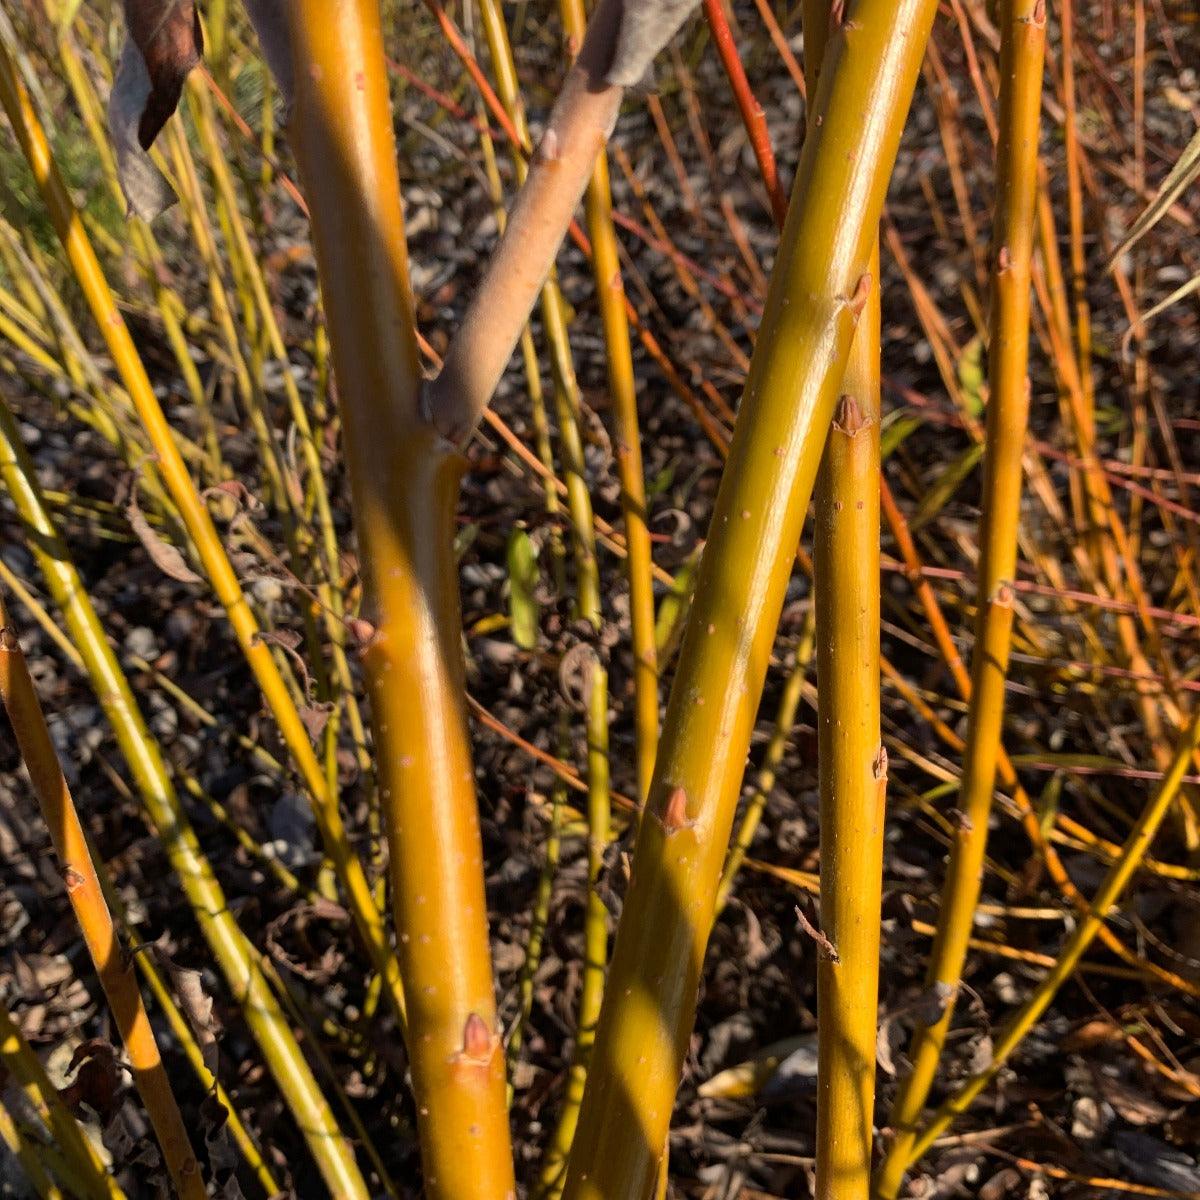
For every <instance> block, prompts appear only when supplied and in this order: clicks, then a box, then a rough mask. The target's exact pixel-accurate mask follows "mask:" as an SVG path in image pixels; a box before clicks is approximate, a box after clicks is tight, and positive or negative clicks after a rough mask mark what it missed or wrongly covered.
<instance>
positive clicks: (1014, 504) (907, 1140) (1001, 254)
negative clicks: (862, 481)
mask: <svg viewBox="0 0 1200 1200" xmlns="http://www.w3.org/2000/svg"><path fill="white" fill-rule="evenodd" d="M1045 36H1046V9H1045V0H1005V3H1004V8H1003V24H1002V42H1001V51H1000V77H1001V80H1002V87H1001V91H1000V139H999V143H998V146H997V164H996V220H995V229H994V231H993V236H992V255H993V261H992V311H991V317H990V346H989V355H988V357H989V383H990V396H989V400H988V408H987V435H986V446H987V450H986V458H985V468H984V483H983V516H982V530H981V534H980V561H979V572H978V617H977V619H976V629H975V647H974V651H973V655H972V663H971V679H972V685H971V692H970V702H969V707H968V717H967V739H966V750H965V752H964V761H963V779H962V788H961V792H960V800H959V808H960V809H961V811H962V814H963V817H962V820H961V821H960V822H959V824H958V828H957V829H956V832H955V838H954V844H953V848H952V850H951V854H950V865H949V868H948V870H947V875H946V881H945V885H944V886H943V889H942V898H941V906H940V910H939V914H938V934H937V937H936V938H935V939H934V944H933V948H932V950H931V952H930V960H929V966H928V972H927V981H928V983H929V985H930V986H931V987H932V986H934V985H943V986H945V987H946V988H948V989H950V992H949V995H950V999H949V1000H948V1002H947V1003H946V1006H945V1010H944V1012H943V1013H942V1015H941V1017H940V1018H939V1019H938V1020H937V1021H935V1022H933V1023H931V1024H929V1025H918V1026H917V1028H916V1030H915V1031H914V1033H913V1041H912V1046H911V1049H910V1052H909V1057H910V1058H911V1060H912V1063H913V1068H912V1072H911V1074H910V1075H909V1077H908V1078H907V1079H906V1080H905V1082H904V1084H903V1086H902V1087H901V1088H900V1091H899V1093H898V1095H897V1097H896V1100H895V1102H894V1104H893V1107H892V1114H891V1119H890V1121H889V1124H890V1125H891V1126H892V1128H893V1129H894V1130H896V1135H895V1140H894V1141H893V1143H892V1146H891V1147H890V1149H889V1151H888V1154H887V1157H886V1159H885V1161H884V1163H883V1165H882V1166H881V1167H880V1169H879V1173H878V1176H877V1179H876V1182H875V1192H876V1195H878V1196H880V1197H888V1198H890V1197H894V1196H895V1195H896V1194H897V1192H898V1190H899V1187H900V1181H901V1179H902V1178H903V1174H904V1170H905V1167H906V1166H907V1164H908V1162H909V1159H910V1148H911V1146H912V1141H913V1137H914V1132H913V1130H914V1126H915V1123H916V1121H917V1119H918V1118H919V1117H920V1114H921V1110H922V1108H923V1107H924V1104H925V1098H926V1097H927V1096H928V1094H929V1089H930V1087H931V1086H932V1084H933V1079H934V1076H935V1074H936V1072H937V1066H938V1061H939V1059H940V1058H941V1053H942V1048H943V1046H944V1045H945V1041H946V1035H947V1032H948V1031H949V1028H950V1022H951V1019H952V1017H953V1013H954V999H953V996H954V992H956V991H957V989H958V987H959V983H960V981H961V978H962V969H963V964H964V962H965V960H966V955H967V943H968V940H969V939H970V936H971V929H972V923H973V920H974V914H975V905H976V903H977V901H978V899H979V889H980V883H981V878H982V876H981V871H982V866H983V857H984V852H985V849H986V845H987V832H988V820H989V818H990V815H991V808H992V793H993V787H994V785H995V779H996V766H997V760H998V757H999V754H1000V743H1001V727H1002V719H1003V713H1004V686H1005V678H1006V675H1007V669H1008V657H1009V651H1010V647H1011V640H1012V610H1013V592H1012V583H1013V580H1014V579H1015V573H1016V557H1017V528H1018V524H1019V520H1020V502H1021V459H1022V453H1023V448H1024V441H1025V431H1026V426H1027V422H1028V416H1029V378H1028V374H1027V367H1028V360H1029V308H1030V259H1031V255H1032V250H1033V242H1034V239H1035V236H1036V219H1035V204H1036V193H1037V147H1038V125H1039V117H1040V112H1041V98H1042V60H1043V54H1044V49H1045Z"/></svg>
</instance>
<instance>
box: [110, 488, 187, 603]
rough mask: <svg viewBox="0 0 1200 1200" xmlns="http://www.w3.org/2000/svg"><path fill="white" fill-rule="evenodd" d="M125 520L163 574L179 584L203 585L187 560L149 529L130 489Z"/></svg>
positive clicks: (135, 496) (132, 490)
mask: <svg viewBox="0 0 1200 1200" xmlns="http://www.w3.org/2000/svg"><path fill="white" fill-rule="evenodd" d="M125 518H126V520H127V521H128V522H129V527H130V528H131V529H132V530H133V532H134V533H136V534H137V537H138V541H139V542H141V543H142V545H143V546H145V547H146V553H147V554H149V555H150V560H151V562H153V563H154V565H155V566H156V567H157V568H158V569H159V570H160V571H161V572H162V573H163V574H164V575H169V576H170V577H171V578H172V579H177V580H178V581H179V582H180V583H203V582H204V581H203V580H202V579H201V578H200V576H199V575H197V574H196V572H195V571H193V570H192V569H191V567H189V566H188V565H187V560H186V559H185V558H184V557H183V555H182V554H181V553H180V552H179V550H178V549H177V548H176V547H175V546H172V545H171V544H170V543H169V542H164V541H163V540H162V538H161V537H159V536H158V534H157V533H155V532H154V530H153V528H151V525H150V522H149V521H147V520H146V517H145V514H144V513H143V512H142V510H141V509H140V508H139V507H138V502H137V492H136V491H135V490H134V489H130V492H129V503H128V504H127V505H126V506H125Z"/></svg>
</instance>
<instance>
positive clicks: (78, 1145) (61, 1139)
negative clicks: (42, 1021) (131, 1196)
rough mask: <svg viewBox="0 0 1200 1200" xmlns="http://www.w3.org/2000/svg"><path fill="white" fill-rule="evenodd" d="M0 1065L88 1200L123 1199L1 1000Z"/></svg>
mask: <svg viewBox="0 0 1200 1200" xmlns="http://www.w3.org/2000/svg"><path fill="white" fill-rule="evenodd" d="M0 1066H2V1067H3V1068H4V1069H5V1071H6V1073H7V1074H9V1075H11V1076H12V1078H13V1079H15V1080H16V1082H17V1083H18V1084H19V1085H20V1087H21V1090H22V1091H23V1092H24V1093H25V1095H26V1097H28V1099H29V1102H30V1103H31V1104H32V1105H33V1107H34V1109H35V1110H36V1111H37V1114H38V1116H39V1117H40V1118H41V1120H42V1122H43V1123H44V1124H45V1126H46V1128H47V1129H48V1130H49V1131H50V1134H51V1136H52V1137H53V1138H54V1145H55V1147H56V1148H57V1149H58V1150H60V1151H62V1154H63V1157H64V1159H65V1160H66V1161H67V1162H68V1163H70V1165H71V1168H72V1170H73V1171H74V1172H75V1173H76V1175H77V1176H78V1178H79V1182H80V1184H82V1186H84V1187H86V1188H87V1195H88V1197H89V1200H124V1198H125V1193H124V1192H123V1191H122V1190H121V1188H120V1186H119V1185H118V1183H117V1181H116V1180H115V1179H114V1178H113V1177H112V1176H111V1175H109V1174H108V1173H107V1172H106V1171H105V1169H104V1166H103V1164H102V1163H101V1162H100V1158H99V1156H98V1155H97V1154H96V1151H95V1148H94V1147H93V1146H92V1143H91V1142H90V1141H88V1138H87V1134H85V1133H84V1132H83V1130H82V1129H81V1128H80V1127H79V1122H78V1121H76V1120H75V1118H74V1117H73V1116H72V1115H71V1110H70V1109H68V1108H67V1106H66V1104H65V1103H64V1102H63V1100H62V1098H61V1097H60V1096H59V1094H58V1089H57V1088H56V1087H55V1086H54V1084H53V1083H51V1082H50V1077H49V1076H48V1075H47V1074H46V1069H45V1068H44V1067H43V1066H42V1064H41V1060H40V1059H39V1058H38V1056H37V1055H36V1054H35V1053H34V1052H33V1048H32V1047H31V1046H30V1045H29V1043H28V1042H27V1041H26V1040H25V1038H24V1036H23V1035H22V1034H21V1031H20V1029H19V1028H18V1027H17V1023H16V1022H15V1021H14V1020H13V1019H12V1016H11V1015H10V1013H9V1011H8V1009H7V1008H6V1007H5V1006H4V1005H3V1004H2V1003H0Z"/></svg>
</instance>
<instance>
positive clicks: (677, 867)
mask: <svg viewBox="0 0 1200 1200" xmlns="http://www.w3.org/2000/svg"><path fill="white" fill-rule="evenodd" d="M935 7H936V0H901V2H899V3H897V2H896V0H860V2H859V3H858V4H856V5H854V6H853V8H852V12H851V13H849V14H847V17H848V18H849V17H851V16H852V20H850V19H848V20H847V21H846V23H845V24H844V25H842V26H840V27H839V28H838V29H837V30H835V31H833V33H832V36H831V37H830V42H829V49H828V52H827V53H828V60H827V66H826V69H825V71H824V72H823V73H822V79H821V81H820V85H819V88H818V90H817V93H816V97H815V100H814V109H815V112H816V113H817V114H818V116H817V118H816V120H815V122H814V128H813V131H812V133H811V135H810V136H809V137H808V138H807V139H806V141H805V145H804V149H803V152H802V155H801V159H800V167H799V171H798V174H797V180H796V185H795V187H794V189H793V194H792V202H791V208H790V210H789V212H788V219H787V223H786V226H785V229H784V234H783V239H782V243H781V247H780V254H779V258H778V261H777V263H776V267H775V271H774V276H773V279H772V286H771V290H770V293H769V296H768V300H767V305H766V310H765V314H764V317H763V324H762V328H761V330H760V332H759V336H758V340H757V344H756V346H755V352H754V358H753V362H752V365H751V370H750V376H749V379H748V381H747V385H746V391H745V395H744V397H743V400H742V406H741V410H740V412H739V414H738V420H737V428H736V432H735V435H734V441H733V445H732V447H731V449H730V456H729V462H728V465H727V468H726V471H725V474H724V477H723V479H722V482H721V488H720V491H719V493H718V497H717V502H716V508H715V511H714V513H713V518H712V523H711V525H710V528H709V538H708V543H707V545H706V547H705V550H704V555H703V558H702V562H701V567H700V575H699V579H698V581H697V585H696V594H695V598H694V599H693V601H692V608H691V612H690V615H689V618H688V624H687V631H686V633H685V635H684V642H683V647H682V650H681V653H680V662H679V668H678V673H677V675H676V679H675V684H674V687H673V688H672V691H671V700H670V704H669V705H668V709H667V716H666V720H665V722H664V725H663V738H662V741H661V743H660V747H659V756H658V762H657V764H656V766H655V773H654V783H653V786H652V787H651V791H650V800H649V804H648V812H647V816H646V818H645V819H644V820H643V821H642V823H641V827H640V830H639V834H638V842H637V849H636V853H635V857H634V864H633V872H632V879H631V882H630V887H629V893H628V895H627V897H626V900H625V905H624V911H623V913H622V916H621V923H620V927H619V931H618V934H617V941H616V948H615V951H614V955H613V960H612V965H611V967H610V970H609V982H608V988H607V991H606V994H605V1001H604V1008H603V1012H602V1015H601V1019H600V1028H599V1031H598V1034H597V1038H596V1044H595V1047H594V1049H593V1052H592V1065H591V1073H590V1075H589V1078H588V1084H587V1089H586V1091H585V1094H584V1100H583V1108H582V1112H581V1114H580V1122H579V1129H578V1132H577V1133H576V1137H575V1145H574V1148H573V1149H572V1152H571V1159H570V1164H569V1167H568V1176H567V1184H566V1189H565V1195H566V1197H567V1198H568V1200H600V1198H601V1197H621V1198H622V1200H626V1198H628V1200H638V1198H640V1197H644V1196H645V1195H647V1193H648V1192H649V1190H650V1189H651V1188H652V1187H653V1183H654V1177H655V1171H656V1169H657V1166H658V1162H659V1159H660V1158H661V1156H662V1152H663V1146H664V1143H665V1139H666V1134H667V1130H668V1127H669V1125H670V1119H671V1108H672V1103H673V1100H674V1096H675V1090H676V1088H677V1086H678V1082H679V1072H680V1069H681V1066H682V1062H683V1056H684V1052H685V1049H686V1046H687V1042H688V1037H689V1034H690V1031H691V1027H692V1020H693V1017H694V1013H695V1005H696V989H697V986H698V983H699V978H700V970H701V965H702V963H703V958H704V947H705V944H706V942H707V940H708V934H709V931H710V929H711V925H712V917H713V904H714V900H715V896H716V889H717V883H718V879H719V876H720V873H721V867H722V863H723V860H724V857H725V852H726V846H727V844H728V840H729V833H730V828H731V826H732V824H733V817H734V812H735V809H736V804H737V797H738V792H739V788H740V783H741V779H742V774H743V772H744V770H745V764H746V752H747V750H748V748H749V743H750V734H751V731H752V729H753V725H754V717H755V712H756V710H757V707H758V702H759V699H760V697H761V694H762V686H763V679H764V677H765V674H766V669H767V664H768V662H769V659H770V651H771V644H772V641H773V639H774V636H775V627H776V624H777V623H778V619H779V614H780V611H781V609H782V605H783V597H784V592H785V590H786V586H787V580H788V576H789V573H790V569H791V564H792V561H793V558H794V555H795V552H796V545H797V542H798V541H799V537H800V530H801V527H802V525H803V521H804V514H805V510H806V508H807V506H808V501H809V498H810V497H811V495H812V489H813V483H814V480H815V478H816V474H817V468H818V465H819V462H820V458H821V451H822V448H823V446H824V442H825V436H826V433H827V431H828V429H829V424H830V420H831V418H832V416H833V410H834V407H835V404H836V401H837V396H838V391H839V387H840V384H841V379H842V375H843V372H844V370H845V365H846V361H847V358H848V357H849V353H850V344H851V341H852V339H853V336H854V330H855V326H856V324H857V320H858V316H859V314H860V313H861V311H862V308H863V306H864V305H865V303H866V301H867V297H868V295H869V293H870V291H871V288H872V287H873V286H874V284H873V281H872V280H871V278H870V277H869V275H868V266H869V262H870V258H871V250H872V247H873V246H874V243H875V236H876V234H875V231H876V227H877V225H878V222H879V217H880V213H881V211H882V207H883V196H884V191H885V189H886V186H887V180H888V177H889V175H890V173H891V168H892V165H893V163H894V161H895V156H896V151H897V148H898V145H899V141H900V132H901V129H902V127H903V123H904V116H905V114H906V112H907V110H908V106H909V103H910V101H911V99H912V93H913V88H914V86H915V83H916V78H917V74H918V71H919V66H920V60H921V57H922V54H923V52H924V47H925V42H926V40H927V38H928V36H929V30H930V26H931V25H932V22H933V14H934V10H935ZM864 112H865V113H868V114H870V117H869V119H867V120H864V119H863V113H864Z"/></svg>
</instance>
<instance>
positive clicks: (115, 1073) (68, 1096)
mask: <svg viewBox="0 0 1200 1200" xmlns="http://www.w3.org/2000/svg"><path fill="white" fill-rule="evenodd" d="M68 1071H71V1072H74V1073H75V1078H74V1079H73V1080H72V1081H71V1083H69V1084H68V1085H67V1086H66V1087H65V1088H63V1089H62V1090H61V1091H60V1092H59V1095H61V1096H62V1098H63V1101H64V1102H65V1103H66V1105H67V1107H68V1108H77V1107H78V1106H79V1105H80V1104H86V1105H87V1106H88V1107H89V1108H90V1109H92V1110H93V1111H94V1112H96V1113H97V1114H99V1116H100V1119H101V1120H102V1121H104V1122H105V1124H107V1123H109V1122H110V1121H111V1120H112V1119H113V1117H114V1115H115V1114H116V1111H117V1107H118V1105H119V1103H120V1095H119V1093H120V1087H121V1075H120V1070H119V1067H118V1064H117V1051H116V1048H115V1047H114V1046H113V1045H112V1043H111V1042H106V1041H105V1040H104V1039H103V1038H91V1039H90V1040H89V1041H86V1042H80V1044H79V1045H78V1046H76V1047H75V1052H74V1053H73V1054H72V1055H71V1062H70V1064H69V1066H68Z"/></svg>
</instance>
